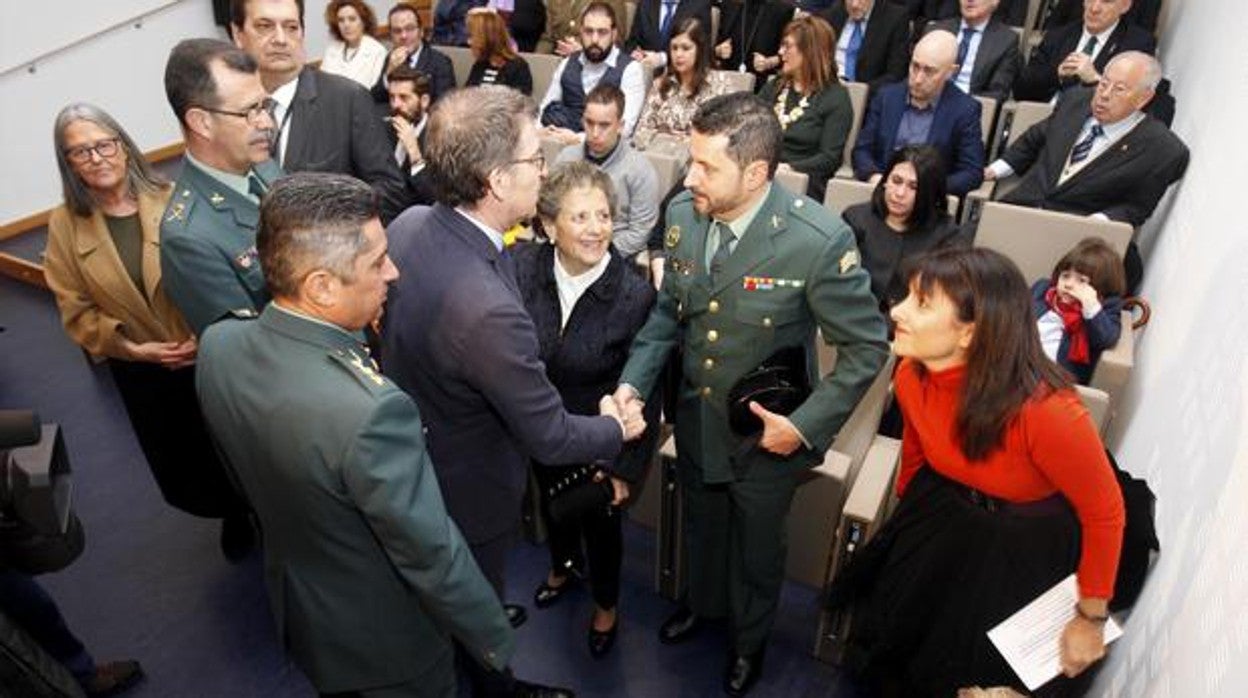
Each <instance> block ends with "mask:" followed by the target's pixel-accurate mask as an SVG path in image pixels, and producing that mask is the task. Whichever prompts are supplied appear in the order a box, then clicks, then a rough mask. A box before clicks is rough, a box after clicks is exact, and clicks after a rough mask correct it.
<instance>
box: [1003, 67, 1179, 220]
mask: <svg viewBox="0 0 1248 698" xmlns="http://www.w3.org/2000/svg"><path fill="white" fill-rule="evenodd" d="M1093 92H1094V90H1093V89H1092V88H1087V87H1085V88H1079V89H1078V90H1077V91H1072V92H1070V93H1069V94H1067V96H1066V97H1064V98H1062V100H1061V101H1060V102H1059V103H1058V105H1057V109H1056V110H1055V111H1054V112H1053V114H1052V115H1050V116H1049V118H1047V119H1045V120H1044V121H1041V122H1040V123H1038V124H1036V125H1035V126H1032V127H1031V128H1030V129H1028V130H1027V132H1026V133H1024V134H1023V135H1022V137H1021V138H1019V139H1018V140H1016V141H1014V142H1013V143H1012V144H1010V147H1009V148H1008V149H1007V150H1006V152H1005V155H1004V156H1003V158H1004V159H1005V161H1006V162H1008V163H1009V164H1010V167H1013V168H1014V172H1015V173H1017V174H1018V175H1020V176H1021V177H1022V178H1023V179H1022V181H1021V182H1019V185H1018V187H1017V188H1015V189H1014V190H1013V191H1011V192H1010V193H1009V194H1008V195H1006V196H1005V198H1004V199H1003V201H1005V202H1006V203H1010V204H1019V205H1021V206H1034V207H1036V208H1045V209H1051V210H1054V211H1065V212H1067V213H1076V214H1080V215H1090V214H1093V213H1098V212H1099V213H1104V214H1105V215H1106V216H1108V217H1109V218H1111V219H1113V220H1116V221H1126V222H1127V223H1130V224H1131V225H1133V226H1136V227H1139V225H1140V224H1141V223H1143V222H1144V221H1145V220H1147V219H1148V217H1149V216H1150V215H1152V213H1153V209H1154V208H1156V207H1157V202H1158V201H1160V200H1161V196H1162V194H1164V193H1166V189H1167V188H1168V187H1169V186H1170V185H1171V184H1173V183H1174V182H1176V181H1178V179H1179V178H1181V177H1182V176H1183V173H1184V172H1185V171H1186V170H1187V162H1188V150H1187V146H1186V145H1184V144H1183V142H1182V141H1180V140H1179V138H1178V136H1176V135H1174V134H1173V133H1171V132H1170V129H1168V128H1166V127H1165V125H1163V124H1162V123H1161V122H1160V121H1158V120H1157V119H1155V118H1153V117H1151V116H1145V117H1144V120H1143V121H1141V122H1140V123H1139V125H1137V126H1136V127H1135V128H1134V129H1132V130H1131V131H1130V132H1129V133H1127V134H1126V135H1125V136H1123V137H1122V138H1121V139H1120V140H1119V141H1118V142H1117V143H1115V144H1114V145H1113V146H1111V147H1110V148H1109V149H1108V150H1106V151H1105V152H1103V153H1101V154H1100V155H1099V156H1097V157H1096V159H1095V160H1093V161H1091V162H1089V163H1088V164H1087V165H1085V166H1084V167H1083V169H1082V170H1080V171H1079V172H1078V173H1076V174H1074V175H1073V176H1071V177H1070V178H1069V179H1067V180H1066V181H1065V182H1064V183H1063V184H1060V185H1059V184H1058V183H1057V182H1058V177H1060V176H1061V174H1062V169H1063V168H1064V167H1065V165H1066V159H1067V158H1068V157H1070V150H1071V148H1073V147H1074V145H1075V140H1076V139H1078V138H1079V131H1080V130H1081V129H1082V128H1083V124H1084V122H1085V121H1087V119H1088V117H1089V116H1091V113H1092V110H1091V107H1090V105H1091V101H1092V94H1093Z"/></svg>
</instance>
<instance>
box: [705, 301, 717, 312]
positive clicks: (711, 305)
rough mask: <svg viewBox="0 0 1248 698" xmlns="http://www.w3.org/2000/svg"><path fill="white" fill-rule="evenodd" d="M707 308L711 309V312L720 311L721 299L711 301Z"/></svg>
mask: <svg viewBox="0 0 1248 698" xmlns="http://www.w3.org/2000/svg"><path fill="white" fill-rule="evenodd" d="M706 309H707V310H709V311H711V313H718V312H719V301H711V303H710V305H708V306H706Z"/></svg>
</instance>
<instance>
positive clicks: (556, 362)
mask: <svg viewBox="0 0 1248 698" xmlns="http://www.w3.org/2000/svg"><path fill="white" fill-rule="evenodd" d="M614 208H615V192H614V190H613V188H612V185H611V178H610V177H608V176H607V174H606V173H604V172H602V171H601V170H599V169H598V168H597V167H595V166H593V165H592V164H590V163H588V162H586V161H583V160H577V161H574V162H567V163H562V164H560V165H556V166H555V167H554V168H553V169H552V170H551V172H550V176H549V177H547V179H546V181H545V183H544V184H543V185H542V192H541V195H540V198H539V200H538V203H537V213H538V216H539V217H540V218H541V222H542V228H543V230H544V231H545V232H546V234H547V235H548V236H549V237H550V239H551V240H552V241H553V243H554V244H553V245H542V244H535V245H527V246H522V247H519V248H517V249H516V251H515V260H516V278H517V281H518V283H519V286H520V292H521V295H522V296H523V297H524V305H525V307H526V308H527V309H528V311H529V315H530V316H531V317H532V319H533V324H534V325H535V326H536V328H537V337H538V342H539V355H540V357H541V359H542V361H543V362H544V363H545V364H546V375H547V376H549V378H550V381H551V383H553V384H554V386H555V388H557V389H558V390H559V394H560V395H561V396H562V397H563V404H564V406H565V407H566V408H567V410H568V411H569V412H571V413H573V414H587V415H592V414H598V402H599V400H600V399H601V398H602V396H603V395H607V394H610V393H611V392H612V391H614V390H615V388H616V386H617V385H618V383H619V378H620V371H621V370H622V369H623V368H624V362H625V361H626V360H627V359H628V350H629V347H630V346H631V345H632V343H633V337H634V335H636V334H637V331H638V330H639V329H641V326H642V325H643V324H645V321H646V318H647V317H648V316H649V314H650V307H651V306H652V305H653V304H654V299H655V292H654V289H653V288H651V287H650V285H649V284H648V283H646V281H645V279H643V278H642V277H641V275H639V274H636V273H633V272H632V271H631V270H629V269H628V264H629V263H628V262H627V261H625V260H624V259H623V258H621V257H620V256H619V255H618V254H617V253H616V252H615V250H614V248H613V247H612V245H611V234H612V227H611V214H612V211H613V210H614ZM659 402H660V401H658V400H650V401H649V403H648V404H647V407H646V412H645V418H646V423H647V425H648V426H647V427H646V429H647V433H646V434H645V435H643V436H642V438H640V439H638V440H636V441H634V442H631V443H629V444H626V445H625V448H624V451H623V453H621V454H620V456H619V457H617V458H616V460H615V461H614V462H613V463H609V464H605V465H600V466H599V467H597V468H596V473H594V474H593V475H592V476H589V475H587V476H585V477H584V478H583V479H582V480H581V481H582V482H585V481H596V482H600V483H603V484H605V483H606V482H607V481H609V483H610V492H611V499H610V501H607V500H606V499H605V498H604V499H603V500H601V501H600V502H599V503H597V504H596V505H594V506H590V507H588V508H586V509H583V510H578V511H574V512H571V513H568V514H566V515H564V516H563V517H562V518H559V517H555V516H552V515H551V514H552V513H553V512H554V511H555V510H556V508H557V506H558V505H557V504H556V503H555V502H554V501H553V500H552V499H551V497H550V496H549V493H551V492H552V491H553V490H558V489H560V488H561V485H560V483H563V482H567V481H568V479H569V477H571V478H572V479H574V480H575V479H577V473H578V472H582V471H584V472H588V471H586V470H585V466H583V465H572V466H549V465H541V464H537V465H536V466H535V467H534V469H533V470H534V473H536V475H537V481H538V484H539V485H540V486H541V490H542V508H543V512H544V513H545V514H546V516H547V519H548V521H549V524H550V525H549V531H550V572H549V574H548V575H547V577H546V579H545V581H543V582H542V584H541V585H540V586H539V587H538V589H537V592H536V594H535V595H534V602H535V603H536V604H537V606H538V608H545V607H547V606H550V605H551V604H553V603H554V602H555V601H557V600H558V599H559V598H560V597H561V596H563V594H564V592H566V591H567V590H568V588H569V587H571V586H572V584H573V582H574V581H575V580H577V579H578V578H579V576H580V574H581V571H582V570H584V569H585V565H584V560H585V559H586V558H588V561H589V573H590V575H591V579H592V583H591V592H592V594H593V598H594V613H593V618H592V620H591V621H590V626H589V649H590V653H591V654H592V655H593V656H594V657H601V656H602V655H604V654H606V653H607V651H608V650H610V649H611V646H612V644H614V642H615V633H616V628H618V627H619V619H618V617H617V613H616V603H617V601H618V600H619V595H620V559H621V555H622V546H623V538H622V532H621V529H620V517H621V512H620V508H621V506H622V505H623V504H624V502H625V501H626V500H627V499H628V496H629V484H630V483H633V482H636V480H637V478H639V477H640V476H641V474H642V472H643V471H644V469H645V465H646V462H647V461H648V460H649V457H650V453H651V451H652V450H653V448H654V441H655V435H656V434H657V431H656V427H655V426H654V425H656V424H657V423H658V414H657V412H658V406H659ZM586 465H591V464H586ZM589 470H595V468H590V469H589ZM604 489H605V488H604ZM557 519H558V520H557Z"/></svg>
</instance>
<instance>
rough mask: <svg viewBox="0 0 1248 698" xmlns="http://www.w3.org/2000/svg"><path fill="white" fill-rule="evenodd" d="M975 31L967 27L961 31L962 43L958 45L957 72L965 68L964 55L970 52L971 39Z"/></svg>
mask: <svg viewBox="0 0 1248 698" xmlns="http://www.w3.org/2000/svg"><path fill="white" fill-rule="evenodd" d="M976 31H978V30H976V29H971V28H970V27H967V28H966V29H963V30H962V42H961V43H959V44H958V72H959V73H960V72H962V69H963V68H966V67H967V66H966V54H968V53H970V52H971V39H973V38H975V32H976Z"/></svg>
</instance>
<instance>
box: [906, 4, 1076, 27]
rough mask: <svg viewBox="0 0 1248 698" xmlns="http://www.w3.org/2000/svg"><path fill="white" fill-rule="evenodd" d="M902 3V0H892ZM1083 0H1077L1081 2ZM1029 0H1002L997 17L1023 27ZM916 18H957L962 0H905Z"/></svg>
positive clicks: (923, 21) (921, 22)
mask: <svg viewBox="0 0 1248 698" xmlns="http://www.w3.org/2000/svg"><path fill="white" fill-rule="evenodd" d="M891 1H892V2H894V3H898V4H902V0H891ZM1081 1H1082V0H1076V2H1081ZM1027 3H1028V0H1001V4H1000V7H998V8H997V11H996V15H995V16H996V18H997V19H999V20H1001V21H1002V22H1004V23H1005V24H1008V25H1010V26H1011V27H1022V26H1023V25H1024V24H1026V23H1027ZM904 4H906V5H908V6H909V7H910V12H911V14H912V15H913V19H914V20H915V25H914V26H915V27H924V26H927V24H928V23H930V22H939V21H941V20H946V19H956V18H957V17H959V16H960V15H961V14H962V7H961V5H962V0H905V3H904Z"/></svg>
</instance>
